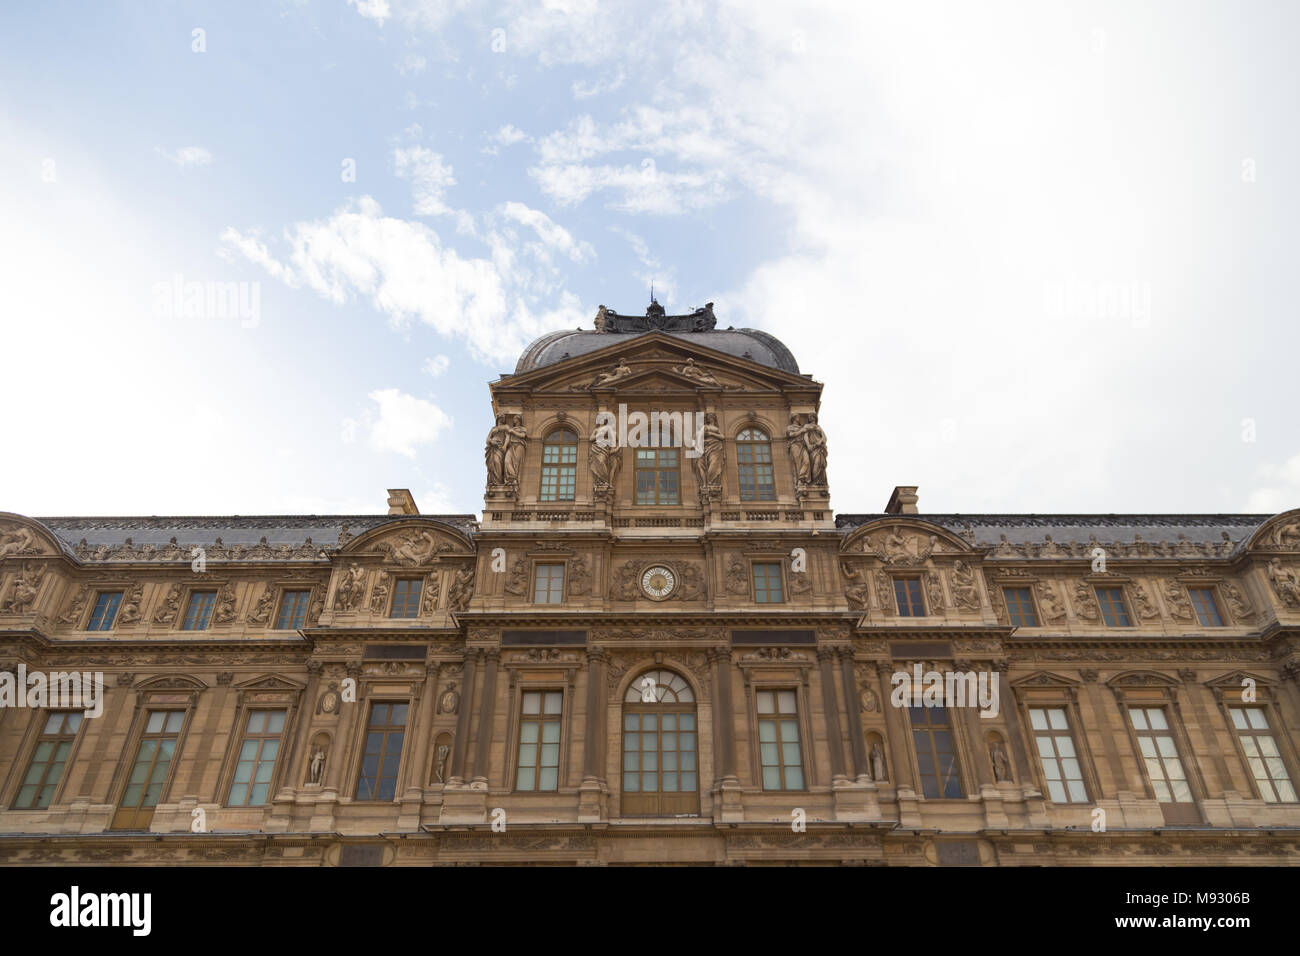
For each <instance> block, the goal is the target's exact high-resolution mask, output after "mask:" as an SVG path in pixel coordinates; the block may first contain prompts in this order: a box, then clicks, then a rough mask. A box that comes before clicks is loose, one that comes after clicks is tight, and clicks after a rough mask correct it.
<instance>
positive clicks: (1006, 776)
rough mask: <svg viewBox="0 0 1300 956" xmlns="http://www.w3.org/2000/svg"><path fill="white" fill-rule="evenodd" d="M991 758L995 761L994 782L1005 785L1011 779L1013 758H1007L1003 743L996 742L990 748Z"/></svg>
mask: <svg viewBox="0 0 1300 956" xmlns="http://www.w3.org/2000/svg"><path fill="white" fill-rule="evenodd" d="M989 756H990V757H991V758H992V759H993V780H994V781H995V782H996V783H1005V782H1007V781H1009V780H1010V779H1011V758H1009V757H1008V756H1007V751H1006V748H1005V747H1003V746H1002V741H1000V740H995V741H993V743H992V745H991V746H990V747H989Z"/></svg>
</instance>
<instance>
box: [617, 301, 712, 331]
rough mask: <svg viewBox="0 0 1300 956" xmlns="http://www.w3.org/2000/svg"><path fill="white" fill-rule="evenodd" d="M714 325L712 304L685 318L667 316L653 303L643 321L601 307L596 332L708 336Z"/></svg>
mask: <svg viewBox="0 0 1300 956" xmlns="http://www.w3.org/2000/svg"><path fill="white" fill-rule="evenodd" d="M717 324H718V320H717V318H716V317H715V316H714V314H713V303H712V302H710V303H708V304H706V305H705V306H704V308H702V309H696V310H694V311H693V312H689V313H687V314H686V315H668V314H667V312H666V310H665V309H664V307H663V306H662V305H660V304H659V302H658V300H656V299H651V300H650V305H649V307H648V308H646V310H645V316H644V317H642V316H639V315H620V314H619V313H617V312H614V311H613V310H611V309H607V308H605V307H604V306H603V305H602V306H601V307H600V311H599V312H597V313H596V321H595V327H596V331H597V332H655V331H663V332H708V331H711V330H713V329H714V328H715V327H716V326H717Z"/></svg>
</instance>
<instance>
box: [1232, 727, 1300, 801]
mask: <svg viewBox="0 0 1300 956" xmlns="http://www.w3.org/2000/svg"><path fill="white" fill-rule="evenodd" d="M1228 711H1229V713H1231V714H1232V726H1233V727H1235V728H1236V730H1237V736H1238V737H1239V738H1240V739H1241V749H1242V750H1243V751H1245V753H1246V762H1247V763H1248V764H1250V773H1251V776H1253V777H1254V778H1255V786H1257V787H1259V795H1260V797H1261V798H1262V799H1263V800H1264V802H1265V803H1279V802H1281V803H1295V802H1296V796H1295V787H1293V786H1292V785H1291V776H1290V774H1288V773H1287V772H1286V764H1284V763H1283V762H1282V755H1281V754H1280V753H1278V749H1277V741H1276V740H1275V739H1274V737H1273V731H1272V730H1271V729H1270V728H1269V726H1268V716H1267V715H1266V714H1265V713H1264V709H1263V708H1262V707H1229V708H1228Z"/></svg>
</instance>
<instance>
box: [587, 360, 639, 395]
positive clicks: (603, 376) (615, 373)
mask: <svg viewBox="0 0 1300 956" xmlns="http://www.w3.org/2000/svg"><path fill="white" fill-rule="evenodd" d="M631 374H632V370H631V369H630V368H628V365H627V360H626V359H619V360H618V364H617V365H616V366H614V367H613V368H612V369H610V370H609V371H608V372H601V373H600V374H599V375H597V376H596V381H594V382H592V383H591V384H592V387H593V388H595V387H597V386H600V385H612V384H614V383H615V382H617V381H618V380H619V379H624V378H627V377H628V376H629V375H631Z"/></svg>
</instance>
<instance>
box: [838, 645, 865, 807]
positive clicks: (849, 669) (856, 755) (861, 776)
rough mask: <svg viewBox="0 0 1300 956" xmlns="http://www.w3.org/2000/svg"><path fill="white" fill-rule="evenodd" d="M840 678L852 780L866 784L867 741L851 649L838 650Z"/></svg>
mask: <svg viewBox="0 0 1300 956" xmlns="http://www.w3.org/2000/svg"><path fill="white" fill-rule="evenodd" d="M840 676H841V677H842V678H843V679H844V706H845V708H847V710H848V714H847V716H848V718H849V742H850V743H851V744H852V745H853V778H854V779H855V780H857V781H858V782H859V783H867V782H868V780H869V778H870V777H871V772H870V771H869V770H868V769H867V741H866V737H865V736H864V735H863V731H862V708H861V704H860V703H859V701H858V696H859V695H858V682H857V679H856V678H857V673H856V668H855V665H854V662H853V648H851V647H843V648H840Z"/></svg>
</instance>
